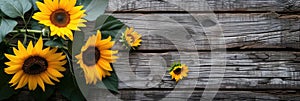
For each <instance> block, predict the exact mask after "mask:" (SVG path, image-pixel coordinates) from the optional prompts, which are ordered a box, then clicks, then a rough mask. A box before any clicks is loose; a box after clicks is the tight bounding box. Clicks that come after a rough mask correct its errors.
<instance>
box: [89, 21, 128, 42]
mask: <svg viewBox="0 0 300 101" xmlns="http://www.w3.org/2000/svg"><path fill="white" fill-rule="evenodd" d="M126 27H127V26H126V25H125V24H124V23H123V22H121V21H120V20H118V19H117V18H115V17H113V16H109V15H101V16H100V17H98V18H97V20H96V24H95V29H97V30H100V31H101V32H102V36H103V38H107V37H108V36H112V39H113V40H115V38H117V37H118V36H120V35H121V33H123V32H124V31H125V28H126Z"/></svg>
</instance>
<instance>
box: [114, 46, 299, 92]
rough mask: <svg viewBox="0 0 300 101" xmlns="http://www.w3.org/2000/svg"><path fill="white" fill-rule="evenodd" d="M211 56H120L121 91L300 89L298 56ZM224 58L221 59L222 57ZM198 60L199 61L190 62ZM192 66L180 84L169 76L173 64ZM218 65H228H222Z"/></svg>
mask: <svg viewBox="0 0 300 101" xmlns="http://www.w3.org/2000/svg"><path fill="white" fill-rule="evenodd" d="M212 55H214V54H213V53H211V52H185V51H181V52H166V53H140V52H137V53H129V52H120V53H118V56H119V59H118V61H117V62H116V63H114V64H113V66H114V68H115V70H116V72H117V75H118V76H119V79H120V81H121V82H120V83H119V88H120V89H132V88H141V89H144V88H162V89H163V88H174V87H176V86H182V87H184V88H205V87H206V85H208V84H209V85H214V84H218V82H211V81H212V80H221V82H220V83H221V85H220V88H221V89H299V87H300V86H299V84H300V82H299V80H300V78H299V75H300V72H299V65H300V64H299V61H300V60H299V58H298V56H299V55H300V54H299V53H298V52H290V51H283V52H275V51H253V52H227V53H226V55H225V56H223V57H225V58H226V60H221V59H222V58H220V59H214V60H213V59H212V58H211V56H212ZM220 57H221V56H220ZM191 58H197V59H191ZM177 61H181V62H182V63H184V64H187V65H188V66H189V70H190V72H189V76H188V77H187V78H185V79H183V81H182V82H179V83H178V84H176V83H175V81H174V80H171V77H170V75H169V74H168V72H167V69H168V67H169V66H170V65H171V63H173V62H177ZM218 61H226V65H219V64H218Z"/></svg>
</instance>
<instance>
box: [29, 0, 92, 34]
mask: <svg viewBox="0 0 300 101" xmlns="http://www.w3.org/2000/svg"><path fill="white" fill-rule="evenodd" d="M75 4H76V0H53V1H52V0H44V3H41V2H39V1H37V2H36V5H37V7H38V8H39V9H40V11H41V12H37V13H35V14H34V15H33V16H32V18H34V19H36V20H38V21H39V23H41V24H44V25H46V26H50V30H51V36H54V35H57V36H59V37H62V38H64V39H66V38H65V36H67V37H68V38H69V39H70V40H73V33H72V31H71V30H77V31H80V29H79V28H78V27H85V26H86V25H85V24H83V23H84V22H86V20H84V19H81V18H82V17H84V16H85V14H84V12H85V10H81V9H82V8H83V6H75Z"/></svg>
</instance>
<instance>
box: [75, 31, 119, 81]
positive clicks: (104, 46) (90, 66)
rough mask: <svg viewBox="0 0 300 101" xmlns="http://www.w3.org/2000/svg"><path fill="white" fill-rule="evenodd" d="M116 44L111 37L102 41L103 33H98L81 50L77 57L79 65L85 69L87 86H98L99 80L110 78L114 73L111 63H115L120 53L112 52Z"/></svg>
mask: <svg viewBox="0 0 300 101" xmlns="http://www.w3.org/2000/svg"><path fill="white" fill-rule="evenodd" d="M114 43H115V42H111V37H110V36H109V37H108V38H107V39H104V40H101V32H100V31H97V34H96V35H92V36H91V37H89V39H88V40H87V42H86V44H85V45H84V46H83V47H82V48H81V53H80V54H78V55H77V56H76V58H77V59H78V62H77V64H80V67H81V68H82V69H83V71H84V74H85V79H86V84H91V83H93V84H96V83H97V80H100V81H102V78H105V77H106V76H110V75H111V74H110V73H109V72H110V71H113V69H112V67H111V66H110V63H113V62H115V60H116V59H117V58H118V57H117V56H113V55H114V54H116V53H118V51H113V50H110V48H111V47H113V45H114Z"/></svg>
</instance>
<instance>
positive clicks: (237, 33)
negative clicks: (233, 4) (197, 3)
mask: <svg viewBox="0 0 300 101" xmlns="http://www.w3.org/2000/svg"><path fill="white" fill-rule="evenodd" d="M113 16H115V17H117V18H119V19H121V20H122V21H123V22H124V23H126V24H127V25H129V26H131V27H134V28H135V29H136V31H137V32H139V33H140V34H142V35H143V37H142V39H143V42H142V45H141V47H139V48H138V50H180V49H182V50H212V49H213V48H214V47H216V46H222V45H224V46H225V47H226V48H228V49H230V48H234V49H265V50H272V49H284V50H289V49H299V48H300V43H299V41H300V38H299V34H300V33H299V30H300V20H299V19H283V18H279V16H277V15H276V14H269V13H262V14H261V13H251V14H230V13H226V14H217V15H216V19H217V21H214V20H213V19H214V18H210V16H208V15H207V14H194V15H193V16H191V15H190V14H146V15H144V14H130V13H129V14H128V13H126V14H113ZM196 19H200V20H196ZM217 24H218V25H220V26H221V29H212V30H217V31H218V30H220V31H221V32H217V34H220V36H218V37H215V40H214V39H212V38H210V35H212V34H211V33H212V32H209V31H207V30H205V29H209V28H210V26H217ZM222 33H223V35H222ZM220 40H223V41H225V42H224V43H222V42H220Z"/></svg>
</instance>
